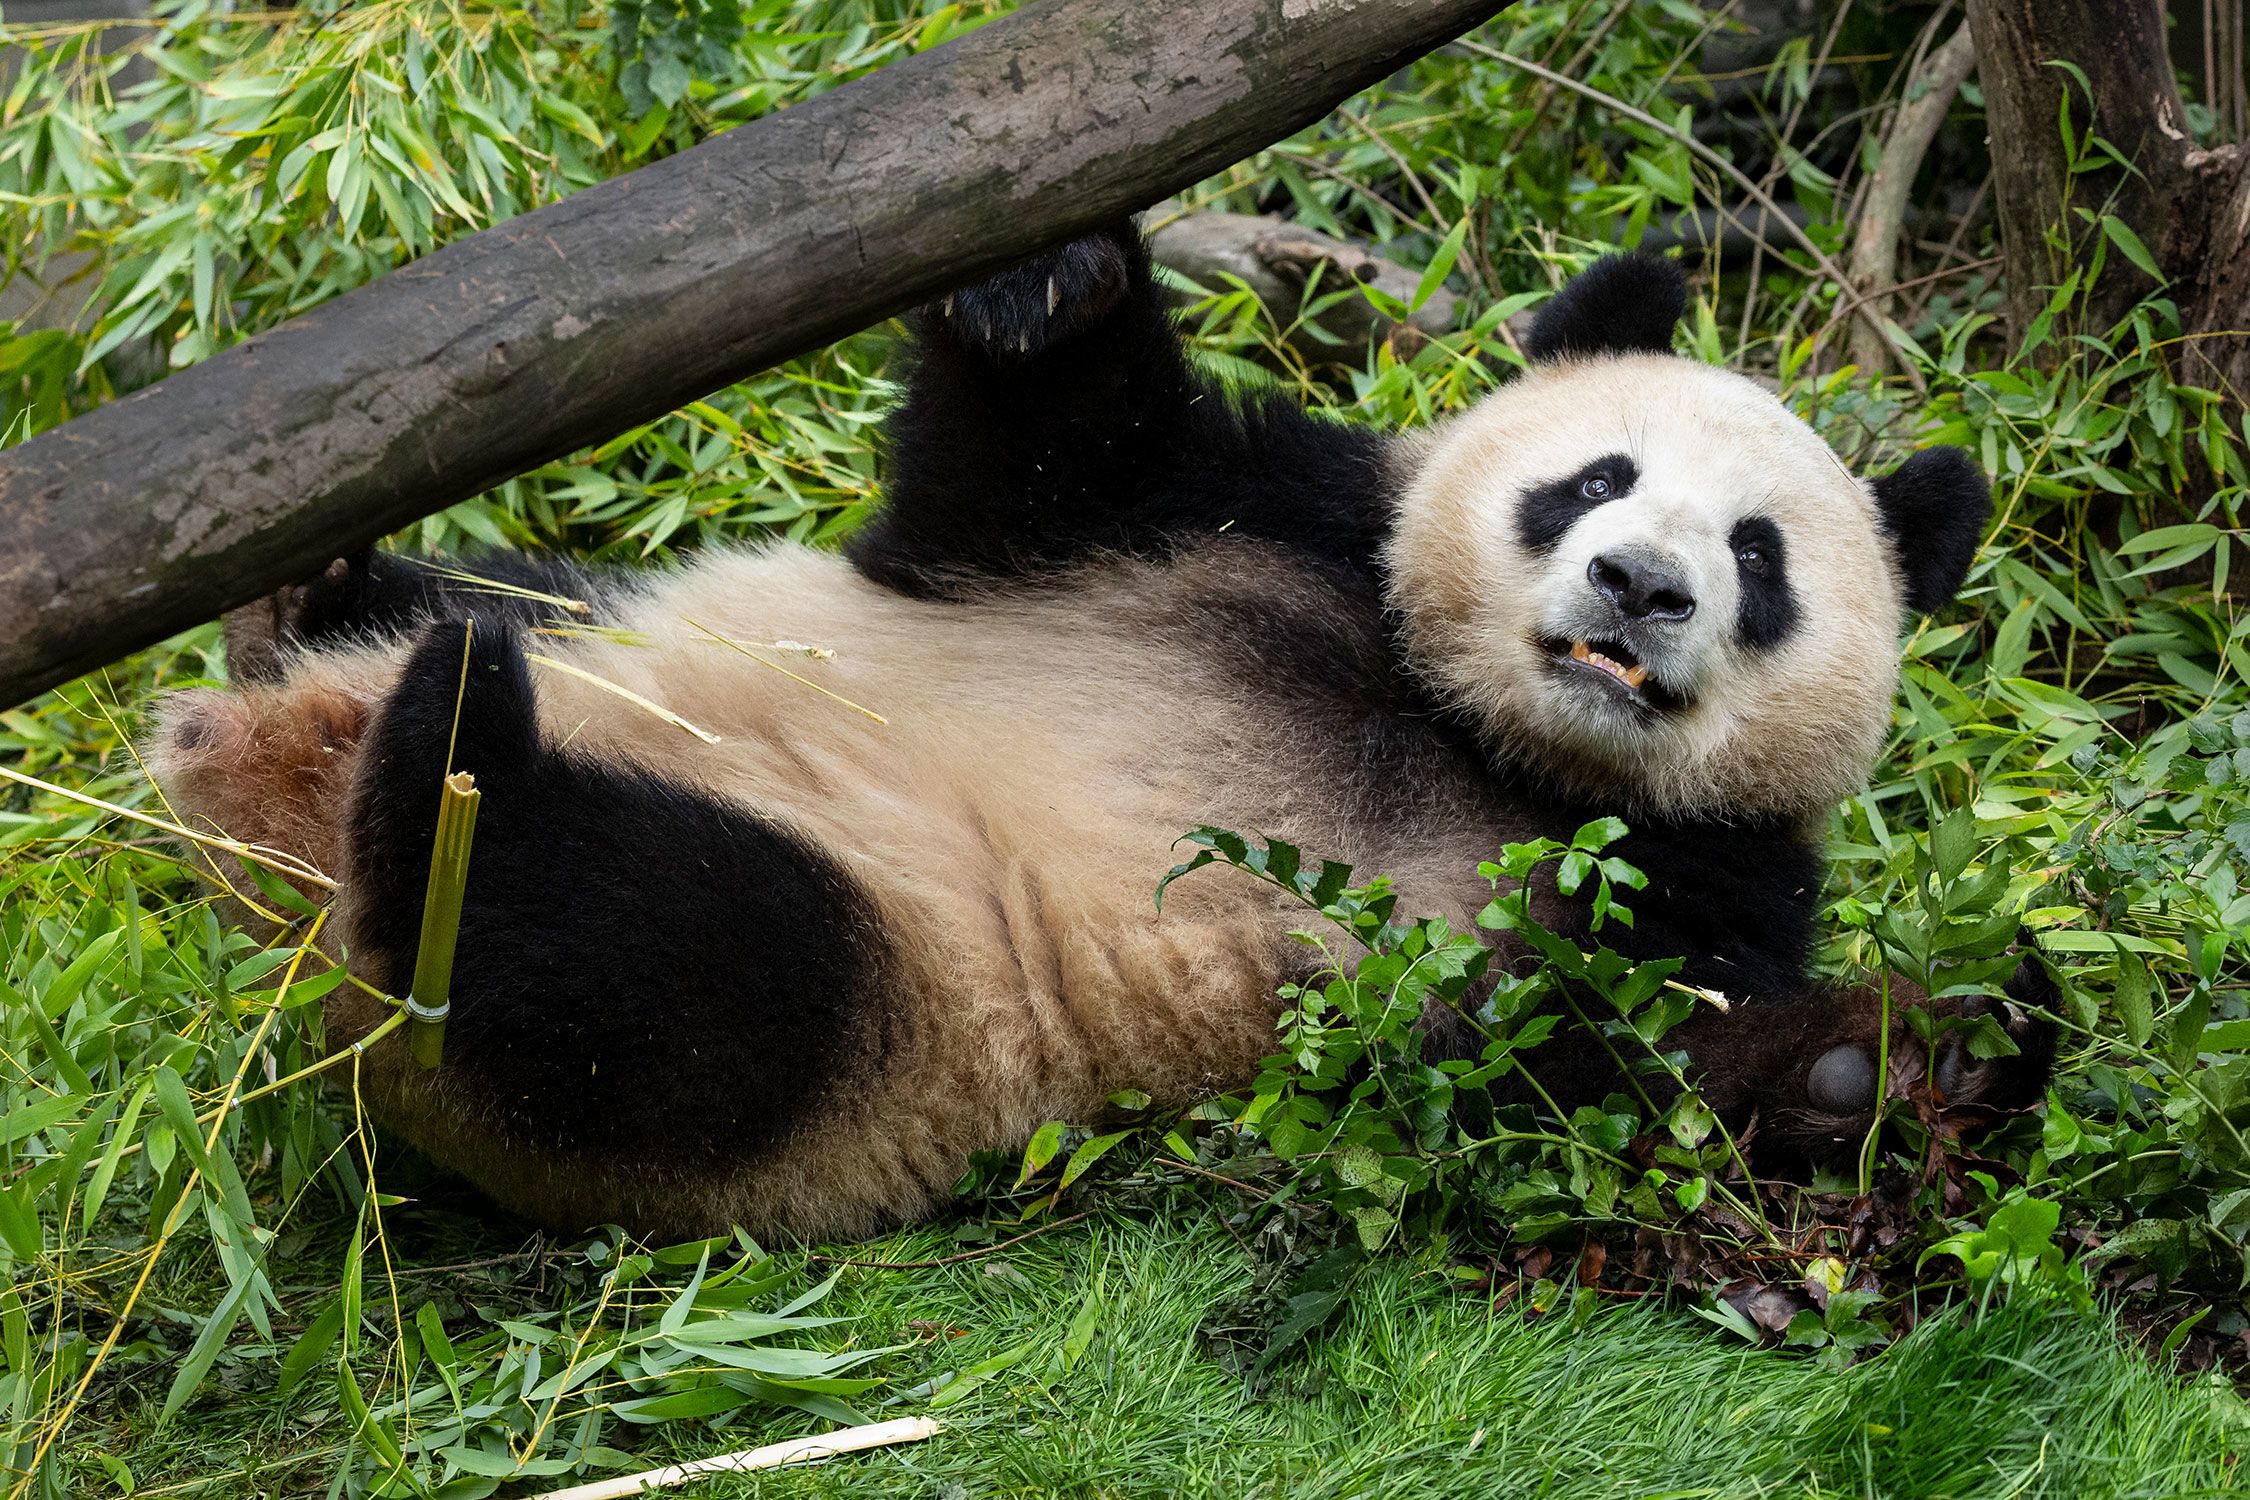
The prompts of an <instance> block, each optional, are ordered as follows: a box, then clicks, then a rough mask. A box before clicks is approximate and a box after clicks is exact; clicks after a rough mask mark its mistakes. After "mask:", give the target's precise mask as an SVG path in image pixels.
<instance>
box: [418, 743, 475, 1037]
mask: <svg viewBox="0 0 2250 1500" xmlns="http://www.w3.org/2000/svg"><path fill="white" fill-rule="evenodd" d="M483 798H484V793H482V792H480V791H478V790H477V779H476V778H475V777H474V776H471V775H470V774H469V773H468V772H466V771H456V772H454V773H453V774H452V775H451V776H448V777H446V778H445V790H444V792H443V793H442V794H441V795H440V799H439V802H438V822H437V838H436V840H435V841H433V842H432V843H431V845H430V884H429V888H428V891H427V893H426V894H425V895H424V896H423V899H422V943H421V947H420V949H419V950H418V951H417V952H416V954H415V956H414V988H413V989H412V990H410V991H409V992H408V993H407V996H406V1015H407V1019H408V1020H409V1021H410V1022H411V1023H412V1024H411V1026H410V1027H409V1029H408V1031H407V1040H408V1041H409V1043H411V1045H412V1046H413V1049H414V1061H415V1062H417V1063H419V1064H420V1065H421V1066H423V1067H425V1068H434V1067H436V1066H437V1065H438V1064H439V1063H441V1062H443V1061H444V1060H445V1017H446V1012H447V1011H449V1010H451V1009H452V1008H453V947H454V944H455V943H456V942H458V941H459V940H460V936H461V893H462V891H463V889H464V888H465V887H466V886H467V885H468V881H469V845H470V843H471V842H472V841H473V840H474V839H475V837H476V831H477V804H478V803H479V802H480V801H482V800H483Z"/></svg>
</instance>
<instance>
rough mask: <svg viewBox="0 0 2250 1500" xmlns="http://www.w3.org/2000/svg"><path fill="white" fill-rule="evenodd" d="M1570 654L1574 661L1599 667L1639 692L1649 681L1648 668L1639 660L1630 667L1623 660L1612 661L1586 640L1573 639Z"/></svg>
mask: <svg viewBox="0 0 2250 1500" xmlns="http://www.w3.org/2000/svg"><path fill="white" fill-rule="evenodd" d="M1570 655H1571V659H1572V660H1573V661H1582V662H1584V663H1586V665H1588V666H1590V667H1597V668H1599V669H1601V670H1602V671H1604V672H1607V673H1608V674H1609V675H1610V676H1612V677H1614V678H1616V679H1617V680H1618V681H1619V682H1622V683H1624V684H1625V685H1626V686H1627V687H1629V688H1631V689H1633V690H1634V691H1635V692H1639V691H1640V687H1641V684H1642V683H1644V682H1646V681H1648V668H1646V667H1644V666H1642V665H1641V664H1640V663H1639V662H1635V663H1633V665H1631V666H1629V667H1628V666H1626V665H1625V664H1624V663H1623V662H1619V661H1612V660H1610V659H1609V658H1608V657H1606V656H1604V655H1602V653H1600V652H1599V651H1596V650H1595V649H1594V648H1593V647H1592V646H1589V645H1587V644H1586V643H1585V642H1584V641H1572V642H1571V643H1570Z"/></svg>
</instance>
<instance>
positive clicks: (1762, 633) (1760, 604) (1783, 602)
mask: <svg viewBox="0 0 2250 1500" xmlns="http://www.w3.org/2000/svg"><path fill="white" fill-rule="evenodd" d="M1727 545H1728V546H1730V547H1731V548H1733V550H1734V561H1735V566H1736V567H1737V568H1738V569H1739V570H1740V571H1741V574H1742V605H1741V608H1740V610H1739V611H1738V612H1737V614H1736V617H1735V630H1736V632H1737V633H1738V634H1739V635H1740V636H1741V638H1742V642H1743V644H1744V645H1746V646H1751V647H1754V648H1756V649H1758V650H1765V649H1768V648H1770V647H1773V646H1778V645H1780V644H1781V642H1782V641H1783V640H1785V639H1787V638H1788V635H1789V633H1790V632H1791V631H1792V630H1795V629H1796V628H1797V591H1796V590H1795V589H1793V588H1791V587H1790V586H1789V578H1788V569H1787V566H1786V564H1787V561H1788V553H1787V552H1786V551H1785V550H1784V549H1783V546H1782V541H1781V528H1780V527H1778V526H1776V525H1774V523H1773V522H1771V521H1769V520H1767V519H1766V518H1765V517H1764V516H1749V517H1746V518H1745V519H1743V520H1741V521H1738V522H1736V523H1735V528H1734V534H1733V535H1732V536H1730V537H1728V538H1727Z"/></svg>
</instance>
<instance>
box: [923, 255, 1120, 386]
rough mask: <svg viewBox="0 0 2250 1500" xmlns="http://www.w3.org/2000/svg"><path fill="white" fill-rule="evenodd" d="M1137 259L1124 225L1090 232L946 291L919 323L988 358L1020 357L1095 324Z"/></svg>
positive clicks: (1114, 302) (1112, 304) (1116, 300)
mask: <svg viewBox="0 0 2250 1500" xmlns="http://www.w3.org/2000/svg"><path fill="white" fill-rule="evenodd" d="M1144 256H1145V252H1144V251H1142V250H1141V248H1140V239H1139V236H1138V235H1137V234H1136V233H1135V232H1134V231H1133V230H1132V229H1131V228H1130V227H1129V226H1128V227H1125V228H1122V229H1110V230H1104V231H1102V232H1100V233H1098V234H1089V235H1086V236H1085V237H1083V238H1081V239H1075V240H1072V241H1071V242H1070V243H1069V244H1067V245H1062V246H1059V247H1058V248H1056V249H1053V250H1049V251H1046V252H1044V253H1043V254H1040V255H1035V256H1033V257H1032V258H1031V259H1029V260H1027V261H1024V262H1023V263H1021V264H1020V265H1014V266H1010V267H1009V268H1008V269H1007V270H1005V271H1002V272H1001V273H1000V274H999V275H997V276H994V277H992V278H990V279H989V280H986V281H981V282H979V283H977V284H976V285H975V286H971V287H964V288H962V289H961V290H960V291H957V292H953V293H951V294H949V295H948V296H946V297H945V298H943V299H942V300H940V301H939V302H937V303H936V304H935V305H934V306H932V307H931V308H930V309H929V310H928V312H927V314H926V321H927V322H928V323H931V324H934V325H935V326H936V327H937V328H939V329H942V330H944V331H945V332H948V333H950V334H951V335H952V336H953V337H955V338H957V339H959V340H960V341H961V342H962V343H964V344H967V345H969V346H970V347H971V348H974V349H978V350H981V351H982V352H983V353H984V354H986V355H987V356H989V357H991V358H993V359H995V360H999V361H1002V362H1010V361H1015V360H1021V359H1027V358H1029V357H1031V356H1032V355H1035V354H1038V353H1040V352H1042V351H1044V350H1046V349H1048V348H1050V347H1052V346H1054V345H1056V344H1059V343H1061V342H1063V341H1064V340H1066V339H1068V338H1069V337H1070V336H1071V335H1073V334H1075V333H1078V332H1080V331H1082V330H1084V329H1086V328H1089V327H1091V326H1092V325H1094V324H1095V323H1098V322H1099V321H1101V319H1102V318H1103V317H1104V316H1106V315H1107V314H1108V313H1109V312H1110V310H1111V309H1113V308H1115V307H1116V306H1117V305H1118V303H1119V302H1121V301H1123V300H1124V298H1125V295H1126V293H1127V292H1128V291H1129V290H1130V289H1131V286H1132V282H1133V278H1134V275H1135V273H1136V271H1137V270H1138V271H1141V272H1142V274H1145V264H1144V263H1143V258H1144Z"/></svg>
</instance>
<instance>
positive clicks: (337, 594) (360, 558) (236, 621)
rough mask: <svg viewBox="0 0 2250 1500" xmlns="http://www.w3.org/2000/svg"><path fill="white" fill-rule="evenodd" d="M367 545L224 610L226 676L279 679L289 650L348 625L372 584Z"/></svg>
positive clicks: (370, 552) (370, 553) (370, 554)
mask: <svg viewBox="0 0 2250 1500" xmlns="http://www.w3.org/2000/svg"><path fill="white" fill-rule="evenodd" d="M374 555H375V554H374V552H373V550H372V549H363V550H361V551H359V552H357V553H354V554H353V555H352V556H350V557H339V558H337V559H336V560H335V561H333V562H331V563H329V564H328V566H327V567H325V568H323V569H321V570H320V572H318V573H316V574H314V575H313V576H312V577H311V578H308V579H306V580H305V581H304V582H302V583H292V584H287V585H285V586H283V587H281V588H278V589H276V590H274V591H273V592H272V593H270V594H268V595H266V597H265V598H263V599H257V600H253V601H252V602H251V603H248V604H245V605H243V606H242V607H241V608H239V609H233V610H229V611H228V612H227V615H226V620H225V633H226V644H227V675H228V676H229V677H230V678H231V679H232V680H233V681H234V683H235V684H236V685H237V686H240V685H242V684H245V683H253V682H278V681H279V680H280V679H281V677H282V675H283V670H284V665H285V663H286V661H287V659H288V655H289V652H290V650H291V649H292V648H293V647H297V646H303V645H308V644H311V643H313V642H316V641H318V640H320V639H322V638H323V637H324V636H327V635H330V634H333V633H335V632H336V631H338V630H340V629H343V628H347V627H348V625H349V623H350V622H351V620H352V619H353V618H355V617H356V616H357V615H358V614H359V613H361V612H362V611H363V609H364V604H365V600H366V599H367V597H368V595H369V593H370V591H371V589H372V587H373V584H372V567H373V561H374Z"/></svg>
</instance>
